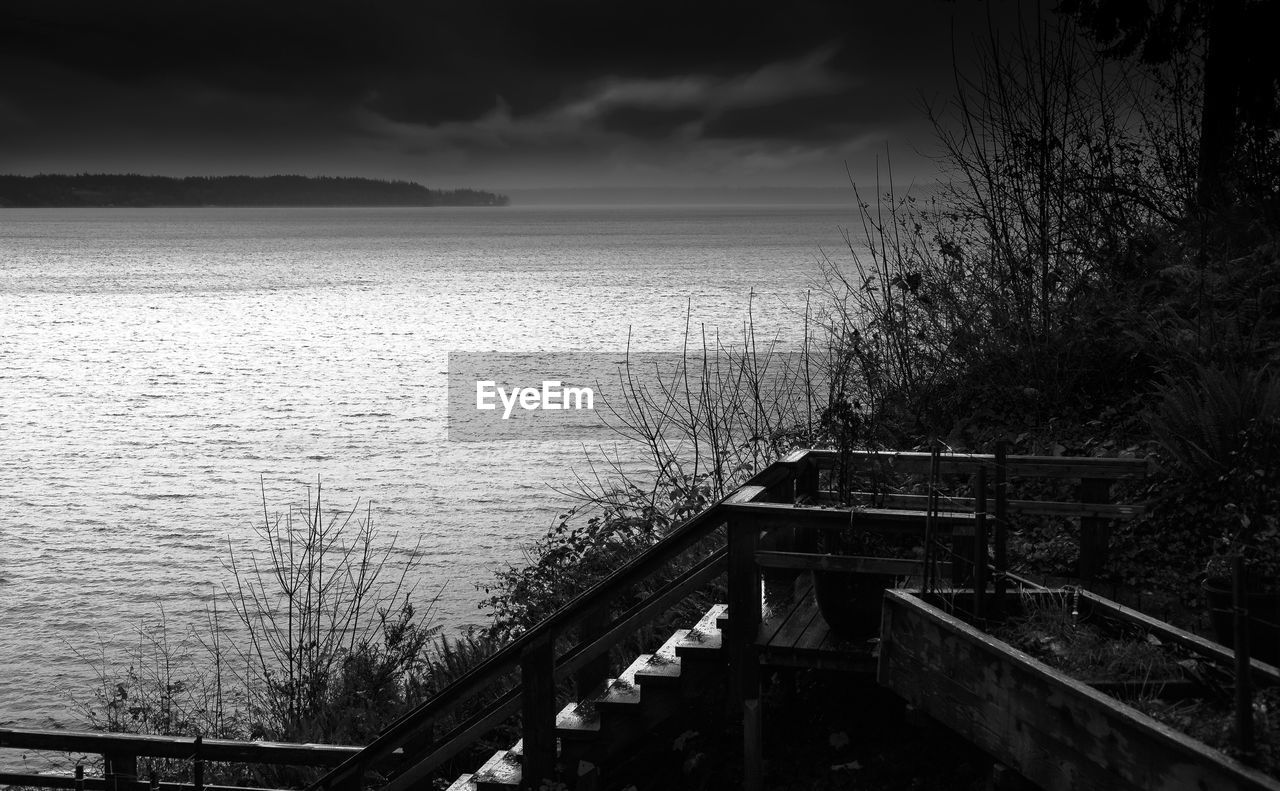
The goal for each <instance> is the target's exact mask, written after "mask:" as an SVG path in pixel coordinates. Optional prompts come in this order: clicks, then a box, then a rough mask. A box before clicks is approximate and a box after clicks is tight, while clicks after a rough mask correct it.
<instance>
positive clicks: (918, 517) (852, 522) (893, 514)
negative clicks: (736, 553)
mask: <svg viewBox="0 0 1280 791" xmlns="http://www.w3.org/2000/svg"><path fill="white" fill-rule="evenodd" d="M722 508H723V510H724V511H725V512H726V513H727V514H729V515H732V516H735V517H743V519H744V521H750V522H752V523H753V524H754V525H755V526H756V527H757V528H758V529H759V528H778V527H807V528H818V529H825V530H833V529H839V528H847V527H865V528H869V529H874V530H883V531H886V532H916V531H923V530H924V518H925V514H924V512H922V511H912V510H907V509H901V508H853V509H850V508H807V507H802V506H795V505H786V504H784V503H728V504H726V505H724V506H722ZM937 523H938V525H940V526H946V527H952V526H955V525H962V524H972V523H973V513H971V512H952V511H943V512H942V513H939V514H938V522H937Z"/></svg>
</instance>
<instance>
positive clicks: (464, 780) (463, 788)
mask: <svg viewBox="0 0 1280 791" xmlns="http://www.w3.org/2000/svg"><path fill="white" fill-rule="evenodd" d="M472 777H473V775H469V774H467V775H458V779H457V780H454V781H453V783H452V784H451V785H450V786H449V787H448V788H446V789H445V791H476V783H475V781H474V780H472V779H471V778H472Z"/></svg>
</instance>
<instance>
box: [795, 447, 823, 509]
mask: <svg viewBox="0 0 1280 791" xmlns="http://www.w3.org/2000/svg"><path fill="white" fill-rule="evenodd" d="M795 499H796V501H797V502H801V501H803V502H805V503H806V504H808V505H816V504H817V502H818V463H817V461H816V460H814V459H813V458H812V457H811V456H806V457H805V458H804V460H803V461H801V462H800V464H799V466H798V467H797V469H796V474H795Z"/></svg>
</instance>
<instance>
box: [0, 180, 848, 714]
mask: <svg viewBox="0 0 1280 791" xmlns="http://www.w3.org/2000/svg"><path fill="white" fill-rule="evenodd" d="M852 211H853V209H852V206H851V205H850V206H841V205H787V206H779V205H751V206H714V205H684V206H672V205H645V206H616V205H615V206H607V205H601V206H581V205H579V206H570V205H564V206H510V207H506V208H429V209H413V208H396V209H383V208H356V209H352V208H325V209H311V208H308V209H288V208H273V209H238V208H202V209H7V210H3V211H0V726H8V727H58V728H73V729H74V728H78V727H83V724H84V723H83V721H82V720H83V706H84V704H85V703H86V701H90V700H92V697H93V694H94V690H95V689H96V688H98V687H100V686H101V684H102V683H104V681H109V680H110V678H111V673H113V672H116V673H118V672H120V671H121V669H122V668H124V667H125V666H126V665H127V663H128V662H129V660H130V657H132V656H136V655H137V652H138V650H139V649H140V648H142V649H146V648H147V646H148V643H147V642H146V640H147V639H148V638H147V637H145V635H146V634H148V633H149V634H151V635H153V636H154V635H155V634H156V632H155V629H154V625H155V624H157V623H162V624H163V627H164V634H166V635H169V636H170V637H171V639H173V640H175V641H177V640H179V639H185V638H183V636H184V635H187V636H189V635H192V634H198V633H199V632H200V630H202V629H204V630H207V629H208V623H209V614H210V608H211V606H213V605H217V603H218V602H220V601H223V600H222V599H221V597H222V596H223V592H224V591H225V589H226V588H227V586H228V585H231V584H233V580H234V577H233V575H232V574H231V572H230V570H229V565H230V560H231V559H232V558H236V559H238V560H239V561H240V562H241V563H244V562H246V559H248V558H251V557H253V556H254V553H258V555H259V556H260V555H261V553H262V552H263V551H264V550H265V547H264V545H263V540H262V537H261V535H260V530H261V528H262V526H263V525H264V524H266V523H270V522H271V520H272V519H274V518H275V516H277V515H281V514H286V513H288V512H289V511H290V509H291V507H294V508H296V507H304V506H305V504H306V503H307V502H308V498H309V497H311V498H314V497H316V496H317V494H316V492H317V487H319V492H320V494H319V496H320V498H321V506H322V511H323V513H324V514H325V515H326V517H325V518H326V520H329V519H331V518H337V517H340V516H341V515H342V514H344V513H349V512H352V511H354V512H355V513H356V514H357V515H358V519H366V518H367V519H369V520H371V522H372V525H373V527H374V530H375V531H376V534H377V541H378V542H380V543H379V544H378V547H379V548H380V550H381V551H382V552H384V553H385V555H386V557H387V558H388V567H387V569H384V573H386V574H388V575H394V574H395V573H396V570H397V568H405V567H412V568H413V572H412V574H411V576H410V578H408V579H406V583H407V584H408V585H409V587H410V588H411V589H412V600H413V601H414V602H415V603H417V606H418V607H419V609H420V611H423V610H424V609H425V610H428V611H429V612H430V617H431V618H432V619H433V622H434V623H436V624H438V625H440V627H441V628H442V629H444V630H455V631H456V630H461V629H463V628H465V627H466V626H468V625H472V624H482V623H484V622H485V621H486V620H487V618H488V615H487V613H486V611H484V610H483V609H481V608H480V607H479V606H478V605H479V603H480V602H481V600H482V599H483V598H484V591H483V586H484V585H485V584H486V583H489V582H492V580H493V578H494V573H495V571H496V570H499V569H502V568H506V567H509V566H511V565H517V566H518V565H521V564H523V563H524V562H525V561H526V560H527V557H528V555H527V552H528V548H529V547H530V545H531V543H532V542H533V541H534V540H536V539H537V538H538V537H539V536H541V535H543V534H544V533H545V532H546V531H547V530H548V529H549V528H550V527H552V525H553V524H554V523H555V521H556V519H557V516H558V515H559V514H562V513H564V512H565V510H566V509H567V508H570V507H572V506H573V505H574V504H575V501H574V499H573V497H572V496H571V493H570V491H571V490H572V489H573V485H574V483H575V481H581V480H591V476H592V475H593V474H594V473H593V470H594V469H595V468H594V466H593V465H591V464H588V462H587V460H588V459H589V458H591V457H592V456H593V454H595V453H597V452H603V453H608V454H613V457H614V458H619V459H623V460H624V462H627V463H630V461H634V463H636V464H640V463H641V462H640V461H638V459H639V458H640V457H639V456H638V454H636V451H635V449H633V448H628V447H627V446H626V443H625V442H622V441H620V440H619V439H618V438H617V437H616V436H615V435H613V434H611V433H608V432H606V433H603V434H601V437H600V440H599V445H600V446H599V447H590V445H591V443H590V442H589V441H583V439H582V438H581V437H576V438H574V439H573V440H571V441H570V440H562V441H555V440H550V441H548V440H539V441H526V440H522V439H520V438H514V439H512V438H506V439H502V440H494V441H466V442H462V441H453V440H451V439H450V436H449V433H448V431H447V426H446V384H447V379H448V360H449V355H450V354H451V353H454V354H457V353H499V354H523V353H546V354H555V353H595V354H605V355H608V354H618V353H622V352H626V351H627V350H631V351H635V352H641V351H643V352H664V353H678V352H680V351H681V349H682V347H683V345H684V342H685V335H686V332H690V331H692V332H694V333H696V334H697V335H698V336H699V337H700V336H701V335H702V334H703V333H706V334H708V335H710V336H711V337H715V335H716V334H717V333H718V334H719V336H720V337H721V338H722V339H723V340H725V341H727V342H731V341H733V340H734V339H737V338H740V337H741V335H742V332H743V329H744V325H745V324H746V323H747V322H750V325H751V327H752V328H753V329H754V332H755V334H756V337H757V339H758V340H759V341H764V340H769V341H773V342H776V343H777V344H779V345H780V347H787V346H790V347H796V346H797V345H798V344H799V343H800V342H801V340H802V337H803V324H804V321H803V316H804V312H805V310H806V304H807V303H809V302H811V301H816V300H818V299H819V296H818V295H817V291H816V289H817V287H818V285H819V284H820V280H821V277H820V272H821V268H822V267H821V264H820V262H822V261H823V260H830V261H832V262H834V263H836V264H837V265H840V264H842V263H848V260H849V252H848V248H847V247H846V242H845V240H844V235H843V229H845V228H847V227H848V226H849V225H850V223H851V221H852V220H853V219H854V218H853V215H852ZM632 456H635V459H632ZM222 606H223V610H222V617H223V618H224V619H225V618H229V617H230V616H229V614H228V611H227V610H226V607H225V604H223V605H222ZM145 624H151V625H152V628H151V631H150V632H147V630H145V629H143V626H144V625H145ZM152 647H154V646H152ZM113 668H114V670H113Z"/></svg>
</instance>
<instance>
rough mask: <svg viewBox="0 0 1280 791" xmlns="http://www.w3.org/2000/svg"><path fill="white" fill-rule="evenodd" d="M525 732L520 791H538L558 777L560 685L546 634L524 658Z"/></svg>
mask: <svg viewBox="0 0 1280 791" xmlns="http://www.w3.org/2000/svg"><path fill="white" fill-rule="evenodd" d="M520 688H521V713H522V715H523V716H522V717H521V723H522V725H521V728H520V736H521V738H522V739H524V760H523V762H522V765H521V778H520V787H521V788H523V789H526V790H527V791H536V789H538V788H539V787H540V786H542V785H544V784H545V785H550V784H552V783H554V782H556V780H557V779H558V778H557V777H556V683H555V645H554V636H553V635H551V634H545V635H543V636H542V637H541V638H540V639H538V640H535V641H533V642H532V643H531V644H529V645H528V646H526V647H525V649H524V651H523V652H522V653H521V655H520Z"/></svg>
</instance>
